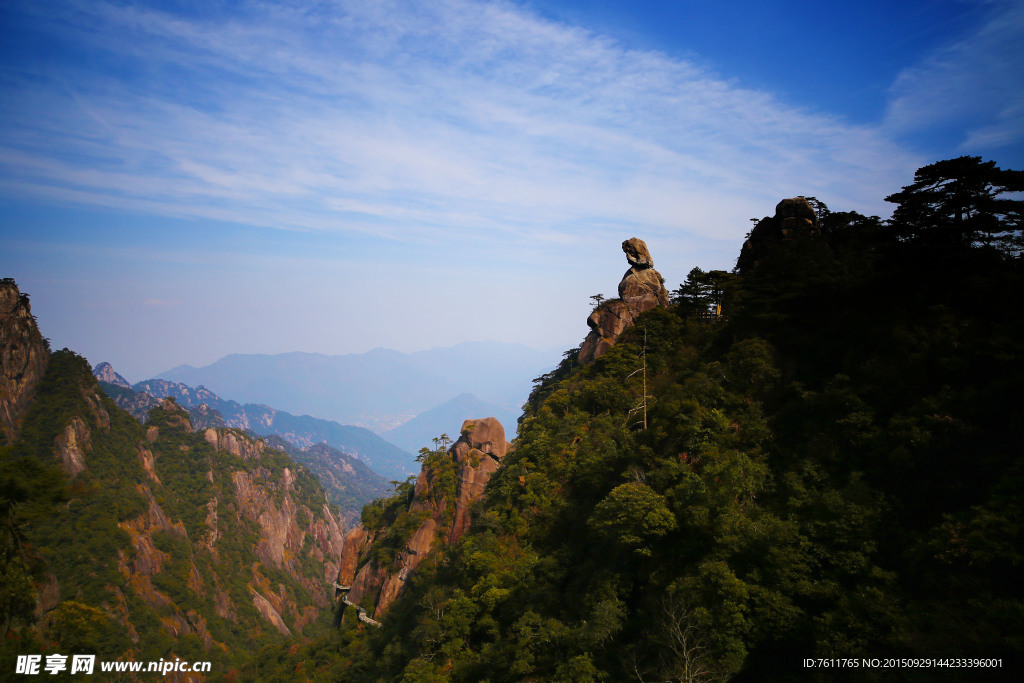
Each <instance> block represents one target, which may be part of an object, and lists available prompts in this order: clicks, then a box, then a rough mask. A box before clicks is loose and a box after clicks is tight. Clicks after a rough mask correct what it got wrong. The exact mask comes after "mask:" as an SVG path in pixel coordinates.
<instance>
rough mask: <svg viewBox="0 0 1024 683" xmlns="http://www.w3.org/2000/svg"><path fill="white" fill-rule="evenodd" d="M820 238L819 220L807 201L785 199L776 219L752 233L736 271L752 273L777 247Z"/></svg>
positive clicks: (765, 220)
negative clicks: (796, 240)
mask: <svg viewBox="0 0 1024 683" xmlns="http://www.w3.org/2000/svg"><path fill="white" fill-rule="evenodd" d="M820 234H821V229H820V227H819V226H818V216H817V214H815V213H814V209H813V208H812V207H811V204H810V202H808V201H807V199H805V198H804V197H792V198H790V199H783V200H782V201H781V202H779V203H778V204H777V205H776V206H775V215H774V216H769V217H766V218H762V219H761V220H760V221H759V222H758V224H757V225H755V226H754V229H753V230H751V231H750V235H749V236H748V237H747V241H746V242H744V243H743V249H742V251H740V256H739V258H738V259H737V261H736V270H737V271H738V272H740V273H743V272H748V271H750V269H751V268H754V267H756V266H757V264H758V263H759V262H760V261H761V260H762V259H763V258H764V257H765V255H766V254H767V253H768V252H769V251H771V250H772V248H773V247H774V246H775V245H776V244H779V243H781V242H786V241H791V240H795V239H800V238H802V237H808V236H811V237H813V236H817V235H820Z"/></svg>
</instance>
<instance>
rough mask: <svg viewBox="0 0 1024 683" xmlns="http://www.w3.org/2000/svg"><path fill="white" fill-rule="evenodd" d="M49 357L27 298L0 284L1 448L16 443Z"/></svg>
mask: <svg viewBox="0 0 1024 683" xmlns="http://www.w3.org/2000/svg"><path fill="white" fill-rule="evenodd" d="M49 357H50V349H49V346H48V345H47V343H46V340H44V339H43V335H42V334H40V332H39V329H38V328H37V327H36V323H35V319H34V318H33V317H32V309H31V307H30V306H29V301H28V295H26V294H22V293H21V292H20V291H19V290H18V285H17V284H15V282H14V280H12V279H10V278H4V279H3V280H0V445H4V444H10V443H14V441H16V440H17V438H18V433H19V432H20V429H21V421H22V419H23V418H24V417H25V412H26V411H27V409H28V406H29V404H30V403H31V401H32V396H33V394H34V392H35V390H36V387H37V386H38V385H39V381H40V380H41V379H42V378H43V373H44V372H45V371H46V363H47V361H48V360H49Z"/></svg>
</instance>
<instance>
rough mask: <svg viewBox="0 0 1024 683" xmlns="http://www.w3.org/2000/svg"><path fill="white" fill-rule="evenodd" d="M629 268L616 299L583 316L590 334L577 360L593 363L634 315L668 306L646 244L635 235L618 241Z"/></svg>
mask: <svg viewBox="0 0 1024 683" xmlns="http://www.w3.org/2000/svg"><path fill="white" fill-rule="evenodd" d="M622 251H624V252H625V253H626V261H627V262H628V263H629V270H627V271H626V274H625V275H623V276H622V280H620V281H619V298H618V299H610V300H608V301H604V302H602V303H601V304H600V305H599V306H598V307H597V308H595V309H594V311H593V312H592V313H591V314H590V317H589V318H587V325H588V326H589V327H590V333H589V334H588V335H587V338H586V339H585V340H584V341H583V346H582V347H581V348H580V355H579V360H580V362H581V363H593V362H594V361H595V360H597V359H598V358H599V357H600V356H601V355H603V354H604V353H605V352H606V351H607V350H608V349H610V348H611V347H612V346H613V345H614V344H615V342H616V341H617V340H618V338H619V335H621V334H622V333H623V332H624V331H625V330H626V329H628V328H629V327H632V325H633V322H634V321H635V320H636V319H637V317H638V316H639V315H640V314H641V313H643V312H645V311H649V310H651V309H652V308H655V307H657V306H668V290H667V289H665V279H664V278H663V277H661V273H659V272H658V271H656V270H655V269H654V259H652V258H651V252H650V251H649V250H648V249H647V244H646V243H645V242H644V241H643V240H642V239H639V238H637V237H631V238H630V239H628V240H626V241H625V242H623V243H622Z"/></svg>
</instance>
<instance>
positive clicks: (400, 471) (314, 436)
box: [93, 363, 461, 481]
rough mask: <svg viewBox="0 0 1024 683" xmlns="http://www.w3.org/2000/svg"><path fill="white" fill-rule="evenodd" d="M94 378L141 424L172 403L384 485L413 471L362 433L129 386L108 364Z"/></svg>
mask: <svg viewBox="0 0 1024 683" xmlns="http://www.w3.org/2000/svg"><path fill="white" fill-rule="evenodd" d="M93 374H94V375H95V376H96V378H97V379H99V380H100V386H102V387H103V389H104V390H105V391H106V393H107V394H108V395H110V397H111V398H113V399H114V401H115V402H116V403H117V404H118V405H119V406H121V407H122V408H124V409H125V410H127V411H128V412H130V413H132V414H133V415H134V416H135V417H137V418H139V419H145V416H146V415H148V413H149V411H150V410H151V409H152V408H153V407H155V406H156V405H158V404H159V403H160V399H163V398H166V397H171V398H173V399H174V400H175V401H177V402H178V404H180V405H181V406H183V407H184V408H186V409H188V411H189V414H190V419H191V420H192V421H193V424H195V425H201V426H214V427H216V426H227V427H237V428H239V429H245V430H248V431H251V432H253V433H254V434H257V435H259V436H269V435H277V436H280V437H282V438H283V439H284V440H285V441H287V442H289V443H291V444H292V445H294V446H295V447H297V448H299V449H301V448H308V447H311V446H316V445H317V444H320V443H326V444H327V445H329V446H332V447H334V448H336V449H338V450H340V451H343V452H344V453H346V454H348V455H350V456H352V457H355V458H358V459H359V460H362V461H363V462H365V463H367V464H368V465H369V467H370V468H371V469H372V470H373V471H374V472H376V473H378V474H380V475H382V476H383V477H384V478H385V479H386V480H389V481H390V480H398V481H404V480H405V479H406V478H407V477H408V476H409V475H411V474H413V473H414V472H415V470H416V469H417V464H416V462H415V458H414V456H413V455H412V454H410V453H407V452H405V451H403V450H402V449H401V448H399V447H397V446H395V445H394V444H392V443H390V442H388V441H386V440H384V439H382V438H381V437H379V436H377V435H376V434H374V433H373V432H371V431H370V430H368V429H365V428H363V427H355V426H352V425H343V424H338V423H336V422H331V421H329V420H321V419H317V418H314V417H310V416H308V415H301V416H297V415H292V414H291V413H287V412H284V411H281V410H276V409H274V408H271V407H269V406H266V405H257V404H252V403H246V404H241V403H239V402H238V401H232V400H226V399H222V398H221V397H220V396H218V395H217V394H215V393H214V392H212V391H210V390H209V389H207V388H206V387H204V386H198V387H191V386H188V385H187V384H183V383H181V382H171V381H168V380H162V379H157V380H146V381H145V382H138V383H137V384H135V385H134V386H132V385H130V384H129V383H128V382H127V381H126V380H125V379H124V378H123V377H122V376H121V375H119V374H117V373H116V372H115V371H114V369H113V368H112V367H111V366H110V364H109V363H100V364H99V365H97V366H96V367H95V368H94V369H93ZM203 406H206V408H203ZM218 421H221V422H222V424H219V422H218ZM460 424H461V423H460ZM456 429H457V427H456ZM318 474H319V473H318Z"/></svg>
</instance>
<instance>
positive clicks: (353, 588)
mask: <svg viewBox="0 0 1024 683" xmlns="http://www.w3.org/2000/svg"><path fill="white" fill-rule="evenodd" d="M511 449H512V444H510V443H509V442H508V441H506V440H505V428H504V426H502V424H501V422H499V421H498V420H497V419H496V418H493V417H487V418H483V419H476V420H466V421H465V422H463V423H462V430H461V435H460V436H459V439H458V440H457V441H456V442H455V443H454V444H452V446H451V447H450V448H449V449H448V451H447V457H448V458H450V460H449V461H448V462H445V463H442V465H441V467H440V468H436V469H435V468H432V467H431V466H430V463H429V462H424V465H423V468H422V470H421V471H420V474H419V477H418V478H417V480H416V486H415V488H414V489H413V495H412V501H411V502H410V503H409V507H408V511H407V512H406V513H405V514H409V515H420V516H422V519H423V521H422V522H421V523H420V524H419V526H418V527H417V528H416V530H415V531H414V532H413V533H412V534H411V535H410V536H409V538H408V540H407V541H406V542H405V546H404V548H403V549H402V550H401V551H400V552H399V553H398V554H397V555H396V557H395V559H394V560H393V561H392V562H391V563H389V564H387V565H385V564H382V563H381V562H379V561H378V560H377V559H376V558H375V557H374V556H373V555H372V553H371V552H370V551H371V550H372V547H373V544H374V542H375V541H378V540H379V539H380V537H383V536H384V535H386V533H387V530H386V529H383V530H378V531H376V532H368V531H367V530H366V529H364V528H363V526H362V525H359V526H357V527H355V528H354V529H353V530H352V531H351V532H349V534H348V536H347V537H346V538H345V547H344V550H343V551H342V555H341V560H340V562H339V565H340V569H339V571H338V579H337V584H338V585H339V586H341V587H342V588H341V589H339V590H343V591H349V592H348V594H347V595H346V597H345V599H346V601H347V602H349V603H353V604H364V605H365V604H366V603H367V602H372V603H373V604H374V608H373V610H372V611H373V614H374V615H375V616H380V615H381V614H383V613H384V611H386V610H387V608H388V607H389V606H390V605H391V603H392V602H394V600H395V599H396V598H397V597H398V596H399V595H400V594H401V592H402V590H403V589H404V587H405V585H406V583H407V582H408V581H409V577H410V576H411V575H412V572H413V571H414V570H415V569H416V567H417V566H418V565H419V564H420V562H422V561H423V559H424V558H426V557H427V555H428V554H429V553H430V552H431V550H432V549H433V548H434V547H435V546H436V545H437V544H438V543H443V544H451V543H455V542H456V541H458V539H459V538H461V537H462V535H463V534H464V533H465V532H466V530H467V529H469V525H470V523H471V521H472V520H471V516H470V509H471V506H472V505H473V503H475V502H476V501H478V500H480V499H481V498H482V497H483V493H484V488H485V487H486V485H487V482H488V481H489V480H490V478H491V476H492V475H493V474H494V473H495V472H496V471H497V470H498V468H499V467H500V466H501V460H502V458H504V457H505V456H506V455H507V454H508V453H509V451H510V450H511ZM452 466H454V469H455V473H456V481H455V490H454V500H451V499H449V498H448V496H447V495H446V494H445V492H444V491H443V490H442V483H441V481H440V478H441V477H443V476H444V475H443V470H446V469H447V468H449V467H452ZM439 470H441V471H439ZM367 556H369V557H370V559H369V560H368V561H364V560H365V558H366V557H367ZM349 589H350V590H349Z"/></svg>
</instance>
